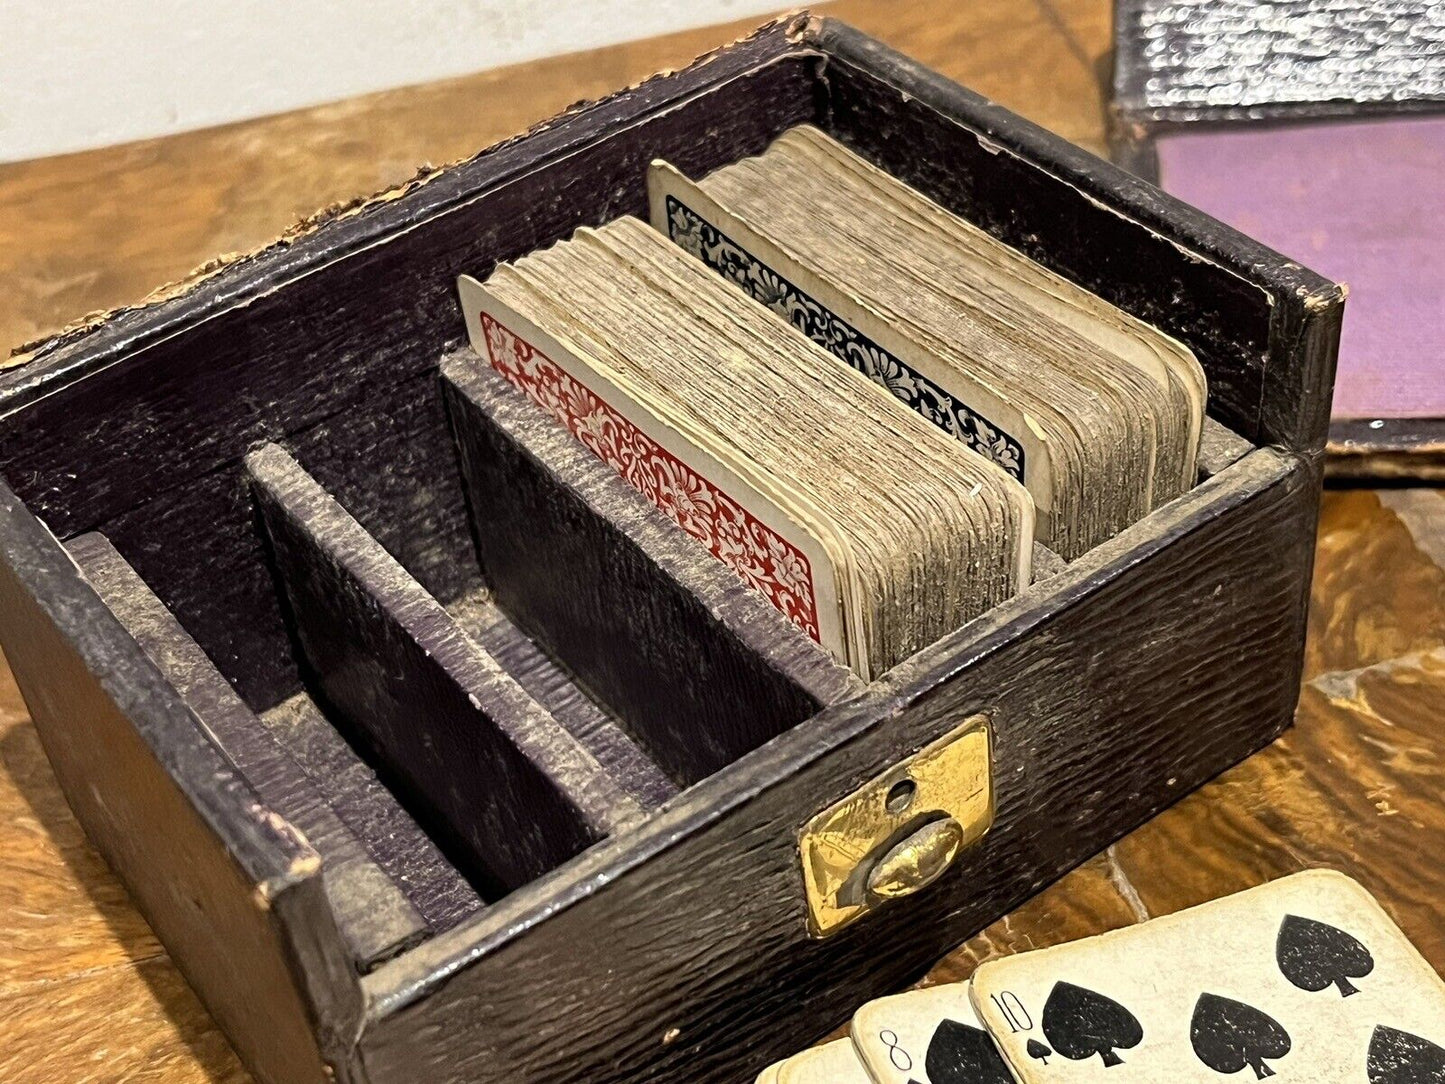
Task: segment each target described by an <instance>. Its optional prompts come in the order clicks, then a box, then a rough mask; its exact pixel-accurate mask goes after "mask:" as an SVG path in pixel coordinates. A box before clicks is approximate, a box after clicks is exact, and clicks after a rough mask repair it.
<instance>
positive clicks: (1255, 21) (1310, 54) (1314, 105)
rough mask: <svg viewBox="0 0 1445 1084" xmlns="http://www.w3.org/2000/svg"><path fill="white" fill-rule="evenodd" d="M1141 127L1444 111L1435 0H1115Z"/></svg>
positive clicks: (1118, 85) (1443, 36)
mask: <svg viewBox="0 0 1445 1084" xmlns="http://www.w3.org/2000/svg"><path fill="white" fill-rule="evenodd" d="M1116 40H1117V47H1118V54H1117V61H1116V67H1115V75H1114V93H1115V101H1116V105H1117V107H1118V109H1119V111H1120V113H1121V114H1122V115H1123V116H1124V117H1126V118H1128V119H1135V120H1146V121H1147V120H1194V119H1233V118H1251V117H1265V116H1279V115H1282V114H1283V115H1290V114H1326V113H1339V112H1346V111H1351V110H1357V109H1362V108H1363V109H1370V110H1373V109H1380V108H1417V109H1418V108H1432V107H1433V108H1445V3H1442V2H1440V0H1118V7H1117V18H1116Z"/></svg>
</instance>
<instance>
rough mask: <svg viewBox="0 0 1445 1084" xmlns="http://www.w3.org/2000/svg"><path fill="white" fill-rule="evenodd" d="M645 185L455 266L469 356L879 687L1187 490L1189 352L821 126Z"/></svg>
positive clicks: (1191, 456) (663, 174)
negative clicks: (640, 215) (541, 234)
mask: <svg viewBox="0 0 1445 1084" xmlns="http://www.w3.org/2000/svg"><path fill="white" fill-rule="evenodd" d="M648 187H649V192H650V195H651V199H652V219H653V225H654V226H655V227H656V230H655V231H654V230H650V229H648V228H647V227H646V226H645V225H644V224H643V223H642V222H640V221H638V220H637V219H631V218H623V219H619V220H617V221H615V222H611V223H609V224H607V225H606V226H603V227H601V228H600V229H596V230H592V229H585V228H584V229H581V230H579V231H578V232H577V233H576V235H575V236H573V237H572V238H571V239H570V240H568V241H564V242H562V243H560V244H557V245H555V246H554V247H552V248H551V249H548V250H546V251H542V252H536V253H533V254H531V255H529V256H526V257H524V258H523V259H521V260H518V261H516V262H515V263H514V264H510V265H502V266H501V267H499V268H497V269H496V271H495V272H494V273H493V274H492V276H491V277H490V278H489V279H488V280H487V281H486V283H485V284H483V283H479V282H477V281H476V280H475V279H472V278H469V277H466V276H463V278H462V280H461V294H462V305H463V309H464V311H465V313H466V319H467V328H468V332H469V334H470V337H471V342H472V345H473V347H474V348H475V349H476V351H477V352H478V353H479V354H480V355H481V356H482V357H483V358H484V359H486V360H487V361H488V363H490V365H491V366H492V367H493V368H494V369H496V370H497V371H498V372H499V373H501V374H502V375H503V376H504V377H506V378H507V379H508V380H509V381H510V382H511V383H512V384H514V385H515V386H516V387H517V388H518V389H520V390H521V391H522V392H523V393H525V394H526V395H528V396H530V397H531V398H532V399H533V400H534V401H535V402H536V403H537V404H538V405H539V406H541V407H542V408H544V409H545V410H547V411H549V412H550V413H552V414H553V415H554V416H555V417H556V418H557V419H558V420H559V421H560V422H562V423H563V424H564V425H566V426H567V427H568V428H569V429H570V430H571V431H572V433H573V434H574V435H575V436H576V437H577V438H578V439H579V440H580V441H582V443H583V444H585V445H586V446H587V447H588V448H590V449H591V450H592V451H593V452H594V453H595V454H596V455H597V456H598V457H599V458H601V459H603V460H604V461H606V462H607V463H609V464H610V465H611V466H612V467H614V468H615V469H616V471H617V472H618V474H620V475H621V476H622V477H623V478H624V479H625V480H626V481H628V482H629V483H630V484H632V485H633V486H634V487H636V488H637V489H638V490H640V491H641V492H642V493H643V494H644V495H646V496H647V497H648V498H649V499H650V500H651V501H652V503H653V504H654V505H656V506H657V508H658V509H660V510H661V511H662V512H664V513H665V514H667V515H668V516H669V517H671V518H672V520H673V521H674V522H676V523H677V524H678V525H679V526H680V527H682V528H683V529H684V530H685V531H687V532H688V533H689V534H691V535H693V536H694V537H695V538H697V539H698V540H699V541H700V542H701V543H702V544H703V545H704V546H705V547H706V548H707V550H709V551H710V552H711V553H712V554H713V556H715V557H716V558H718V559H719V560H721V561H723V562H724V563H725V564H727V565H728V566H729V567H731V568H732V569H733V570H734V571H735V572H736V573H737V574H738V575H739V576H740V577H741V578H742V579H743V580H744V581H745V582H746V583H748V584H749V585H751V586H752V587H754V588H756V589H757V590H758V591H759V592H761V593H762V594H763V595H764V596H765V597H766V598H767V599H768V600H769V601H770V602H772V604H773V605H774V606H775V607H777V608H778V609H779V610H780V611H782V613H783V614H784V615H785V616H787V617H788V618H789V619H790V620H791V621H793V622H794V623H795V624H796V625H798V626H799V627H800V628H802V629H803V630H804V631H805V632H806V633H807V634H808V635H810V636H812V637H813V638H814V639H815V640H817V641H818V642H819V643H821V644H822V645H823V646H824V647H825V648H827V649H828V650H829V651H830V652H831V653H832V654H833V655H834V657H836V658H837V659H838V660H839V661H841V662H843V663H845V664H846V665H848V666H851V667H852V668H853V669H854V670H856V671H857V672H858V673H859V675H861V676H862V677H863V678H864V679H872V678H874V677H877V676H878V675H880V674H881V673H883V671H885V670H887V669H888V668H889V667H891V666H893V665H894V664H896V663H898V662H899V661H901V660H903V659H905V658H907V657H908V656H909V655H911V654H913V653H914V652H916V651H918V650H919V649H920V648H923V647H925V646H927V645H929V644H931V643H933V642H934V641H935V640H937V639H938V638H940V637H941V636H943V635H945V634H947V633H948V632H951V631H952V630H953V629H955V628H957V627H958V626H959V625H961V624H962V623H963V622H964V621H967V620H968V619H970V618H972V617H974V616H976V615H978V614H980V613H982V612H983V611H985V610H987V609H989V608H990V607H991V606H994V605H996V604H997V603H999V602H1001V601H1003V600H1004V599H1007V598H1008V597H1009V596H1010V595H1012V594H1013V593H1015V592H1016V591H1018V590H1020V589H1021V588H1023V587H1026V586H1027V585H1028V584H1029V582H1030V572H1031V557H1032V552H1033V544H1034V539H1035V536H1036V535H1037V536H1039V537H1040V538H1041V539H1042V540H1044V541H1046V542H1047V543H1048V544H1049V546H1050V547H1052V549H1053V550H1054V551H1056V552H1057V553H1058V554H1060V555H1062V556H1063V557H1065V558H1067V559H1072V558H1074V557H1077V556H1078V555H1080V554H1082V553H1084V552H1085V551H1086V550H1088V549H1090V548H1091V547H1093V546H1095V545H1097V544H1099V543H1100V542H1102V541H1104V540H1106V539H1108V538H1110V537H1111V536H1113V535H1114V534H1115V533H1117V532H1118V531H1120V530H1121V529H1123V528H1124V527H1127V526H1128V525H1129V524H1131V523H1133V522H1134V521H1136V520H1137V519H1139V518H1140V517H1141V516H1144V515H1146V514H1148V513H1149V512H1150V511H1151V510H1152V509H1154V508H1157V507H1158V506H1159V505H1160V504H1162V503H1164V502H1166V501H1168V500H1171V499H1173V498H1174V497H1177V496H1178V495H1179V494H1181V493H1183V492H1184V491H1185V490H1186V489H1188V488H1189V487H1190V485H1192V484H1193V482H1194V480H1195V455H1196V451H1197V448H1198V445H1199V437H1200V428H1201V425H1202V419H1203V413H1204V401H1205V386H1204V375H1203V371H1202V370H1201V368H1200V366H1199V364H1198V362H1197V361H1196V360H1195V358H1194V356H1193V355H1192V354H1190V353H1189V351H1188V350H1186V349H1185V348H1184V347H1182V346H1181V345H1180V344H1179V343H1177V342H1175V341H1174V340H1173V339H1171V338H1169V337H1168V336H1167V335H1165V334H1163V333H1162V332H1160V331H1158V330H1156V329H1154V328H1152V327H1149V326H1147V325H1145V324H1143V323H1140V322H1139V321H1138V320H1135V319H1133V318H1132V317H1130V316H1128V315H1127V314H1125V313H1124V312H1122V311H1121V310H1119V309H1117V308H1115V307H1114V306H1112V305H1109V304H1107V303H1106V302H1104V301H1103V300H1101V299H1100V298H1098V297H1096V296H1094V295H1093V294H1090V293H1089V292H1088V291H1086V290H1084V289H1082V288H1080V287H1078V286H1076V285H1074V284H1073V283H1070V282H1069V281H1067V280H1065V279H1063V278H1061V277H1059V276H1058V275H1055V274H1053V273H1052V272H1050V271H1048V270H1046V269H1045V268H1043V267H1041V266H1040V265H1038V264H1036V263H1034V262H1033V261H1032V260H1030V259H1028V258H1027V257H1026V256H1024V255H1022V254H1021V253H1019V252H1017V251H1015V250H1014V249H1011V248H1009V247H1008V246H1006V245H1004V244H1002V243H1000V242H999V241H997V240H995V239H994V238H993V237H992V236H990V235H989V234H987V233H985V232H984V231H982V230H980V229H979V228H977V227H976V226H973V225H970V224H969V223H967V222H965V221H964V220H962V219H960V218H958V217H956V216H954V215H952V214H949V213H948V212H946V211H944V210H943V209H942V208H940V207H938V206H936V205H935V204H933V203H931V202H929V201H928V200H927V199H925V198H924V197H923V196H922V195H920V194H919V193H917V192H915V191H913V190H912V189H911V188H909V187H907V186H906V185H904V184H902V183H900V182H899V181H897V180H895V179H894V178H892V177H889V176H888V175H887V174H884V173H882V172H881V171H879V170H877V169H875V168H874V167H873V166H871V165H869V164H868V163H867V162H865V161H863V160H862V159H860V158H858V157H856V156H855V155H853V154H852V153H850V152H849V151H847V150H845V149H844V148H843V147H841V146H840V145H838V144H837V143H835V142H833V141H832V140H830V139H828V138H827V137H826V136H824V135H823V134H822V133H820V132H818V131H817V130H815V129H812V128H806V127H804V128H796V129H794V130H792V131H791V132H788V133H786V134H785V135H784V136H782V137H781V138H780V139H778V140H777V142H775V143H774V144H773V146H772V147H770V148H769V149H768V151H767V152H766V153H765V154H763V155H761V156H759V157H757V158H753V159H745V160H743V161H740V162H737V163H735V164H733V165H731V166H728V167H726V168H724V169H721V170H719V171H717V172H716V173H714V174H712V175H711V176H709V177H707V178H706V179H705V180H703V181H702V182H701V184H694V183H693V182H691V181H689V180H688V179H687V178H686V177H684V176H683V175H682V174H680V173H678V172H677V171H676V170H674V169H672V168H671V167H669V166H667V165H666V164H665V163H661V162H655V163H653V165H652V167H651V170H650V172H649V185H648ZM669 240H670V241H672V242H675V243H673V244H670V243H669ZM718 272H721V274H718ZM737 287H741V288H742V289H741V290H739V289H737ZM769 310H771V311H769ZM779 317H782V319H779Z"/></svg>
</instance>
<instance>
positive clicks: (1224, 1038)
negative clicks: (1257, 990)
mask: <svg viewBox="0 0 1445 1084" xmlns="http://www.w3.org/2000/svg"><path fill="white" fill-rule="evenodd" d="M1189 1041H1190V1042H1191V1043H1193V1044H1194V1053H1195V1054H1197V1055H1199V1060H1200V1061H1202V1062H1203V1063H1204V1064H1205V1065H1207V1066H1209V1067H1210V1068H1211V1069H1213V1070H1214V1071H1215V1072H1216V1073H1237V1072H1239V1071H1240V1070H1241V1069H1243V1068H1244V1067H1245V1066H1246V1065H1248V1066H1249V1067H1250V1068H1251V1069H1253V1070H1254V1076H1255V1079H1256V1080H1263V1079H1264V1078H1265V1077H1267V1076H1274V1070H1273V1069H1271V1068H1270V1067H1269V1066H1268V1065H1266V1064H1265V1063H1264V1062H1265V1059H1266V1058H1269V1059H1271V1060H1274V1059H1278V1058H1282V1057H1284V1056H1285V1055H1286V1054H1288V1053H1289V1051H1290V1046H1291V1045H1292V1044H1291V1043H1290V1038H1289V1032H1287V1031H1285V1030H1284V1028H1283V1027H1281V1026H1280V1024H1279V1021H1278V1020H1276V1019H1274V1017H1272V1016H1269V1015H1268V1014H1266V1013H1263V1012H1260V1010H1258V1009H1256V1008H1255V1007H1254V1006H1253V1005H1246V1004H1245V1003H1244V1002H1242V1001H1233V1000H1231V999H1230V998H1227V997H1220V996H1218V995H1217V994H1200V995H1199V1000H1198V1001H1196V1002H1195V1003H1194V1018H1193V1019H1192V1020H1190V1022H1189Z"/></svg>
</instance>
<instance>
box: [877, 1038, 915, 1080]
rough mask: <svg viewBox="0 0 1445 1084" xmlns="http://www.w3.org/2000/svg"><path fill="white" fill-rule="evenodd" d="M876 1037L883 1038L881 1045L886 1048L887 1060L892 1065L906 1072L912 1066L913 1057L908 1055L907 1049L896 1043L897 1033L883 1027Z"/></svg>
mask: <svg viewBox="0 0 1445 1084" xmlns="http://www.w3.org/2000/svg"><path fill="white" fill-rule="evenodd" d="M878 1038H880V1039H882V1040H883V1045H884V1046H886V1047H887V1048H888V1060H889V1061H891V1062H892V1063H893V1067H894V1068H895V1069H898V1070H900V1071H902V1072H905V1073H906V1072H908V1070H909V1069H912V1068H913V1059H912V1058H910V1057H909V1056H908V1051H906V1050H904V1049H903V1047H901V1046H899V1045H898V1033H897V1032H894V1031H889V1030H888V1029H887V1028H884V1029H883V1030H882V1031H880V1032H879V1033H878Z"/></svg>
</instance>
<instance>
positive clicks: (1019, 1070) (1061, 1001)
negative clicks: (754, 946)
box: [758, 870, 1445, 1084]
mask: <svg viewBox="0 0 1445 1084" xmlns="http://www.w3.org/2000/svg"><path fill="white" fill-rule="evenodd" d="M851 1036H852V1037H851V1040H848V1039H844V1040H840V1041H838V1042H834V1043H830V1044H828V1045H826V1046H822V1047H818V1048H816V1049H814V1050H810V1051H806V1052H804V1053H803V1054H800V1055H798V1056H797V1057H795V1058H790V1059H788V1060H787V1061H784V1062H780V1063H778V1064H777V1065H774V1066H770V1067H769V1068H768V1069H766V1070H764V1071H763V1073H762V1075H761V1076H760V1077H759V1078H758V1081H759V1084H1007V1082H1011V1081H1019V1082H1021V1084H1050V1082H1059V1084H1064V1082H1069V1081H1107V1082H1109V1084H1114V1082H1118V1084H1129V1082H1130V1081H1133V1082H1136V1084H1176V1082H1190V1081H1221V1080H1230V1079H1233V1080H1241V1081H1246V1080H1247V1081H1254V1080H1262V1079H1264V1078H1265V1077H1278V1078H1279V1079H1281V1080H1291V1081H1300V1082H1308V1084H1337V1082H1338V1084H1344V1082H1346V1081H1349V1082H1356V1084H1442V1082H1445V983H1442V982H1441V980H1440V978H1439V976H1437V975H1436V974H1435V972H1434V971H1433V970H1432V969H1431V968H1430V965H1429V964H1428V963H1427V962H1426V961H1425V960H1424V958H1423V957H1421V955H1420V954H1419V952H1417V951H1416V950H1415V948H1414V946H1412V945H1411V944H1410V942H1409V941H1407V940H1406V939H1405V936H1404V934H1403V933H1401V932H1400V930H1399V928H1398V927H1396V926H1395V924H1394V923H1393V922H1391V921H1390V918H1389V916H1387V915H1386V914H1385V912H1384V911H1383V910H1382V909H1381V907H1380V905H1379V904H1377V903H1376V902H1375V901H1374V899H1373V898H1371V896H1370V895H1369V893H1367V892H1366V891H1365V890H1364V889H1363V888H1361V887H1360V886H1359V885H1358V884H1356V883H1355V882H1354V881H1352V880H1350V879H1349V878H1347V877H1344V876H1343V875H1341V874H1338V873H1334V872H1331V871H1329V870H1311V871H1309V872H1306V873H1300V874H1296V875H1294V876H1292V877H1285V878H1283V879H1281V880H1278V881H1274V882H1271V883H1270V884H1267V885H1262V886H1260V887H1259V888H1254V889H1250V890H1249V891H1247V892H1241V893H1239V894H1238V895H1235V896H1229V897H1226V898H1225V899H1222V900H1215V901H1214V902H1212V903H1206V904H1203V905H1201V906H1199V907H1195V908H1191V909H1190V910H1187V911H1181V912H1179V913H1178V914H1174V915H1170V916H1168V917H1165V918H1159V919H1155V920H1153V921H1152V922H1146V923H1144V924H1142V925H1138V926H1131V927H1127V928H1125V929H1122V930H1116V931H1114V932H1113V933H1106V934H1103V935H1101V936H1099V937H1091V938H1087V939H1085V940H1083V941H1076V942H1074V943H1073V944H1068V945H1061V946H1058V947H1056V948H1050V949H1042V950H1039V951H1037V952H1027V953H1022V954H1020V955H1017V956H1008V957H1004V958H1002V959H998V960H993V961H990V962H988V963H985V964H984V965H982V966H981V967H980V968H979V969H978V971H977V972H975V974H974V976H973V979H972V981H971V982H968V983H960V984H956V985H950V986H935V987H930V988H927V989H923V990H914V991H910V992H908V993H905V994H899V995H897V996H895V997H887V998H883V999H881V1000H879V1001H875V1002H872V1003H870V1004H868V1005H865V1006H864V1007H863V1008H862V1009H860V1010H859V1011H858V1013H857V1015H855V1016H854V1018H853V1024H852V1028H851Z"/></svg>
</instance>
